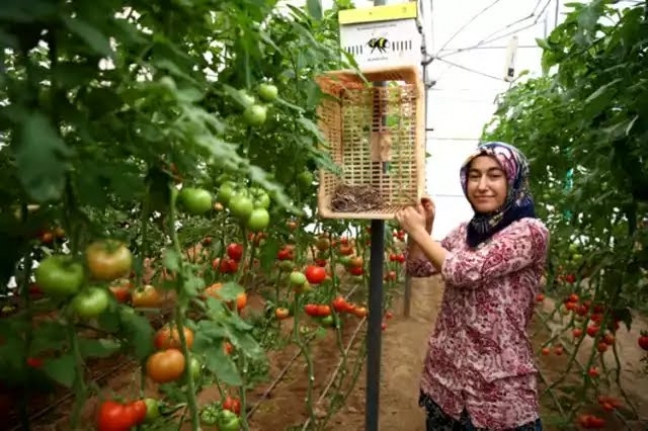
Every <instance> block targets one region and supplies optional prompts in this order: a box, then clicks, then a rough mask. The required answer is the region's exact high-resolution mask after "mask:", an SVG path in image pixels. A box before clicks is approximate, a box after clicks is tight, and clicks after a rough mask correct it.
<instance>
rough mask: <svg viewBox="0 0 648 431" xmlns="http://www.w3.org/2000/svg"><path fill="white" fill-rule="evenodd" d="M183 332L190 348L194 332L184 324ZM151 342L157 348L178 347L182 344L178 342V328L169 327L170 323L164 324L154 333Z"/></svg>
mask: <svg viewBox="0 0 648 431" xmlns="http://www.w3.org/2000/svg"><path fill="white" fill-rule="evenodd" d="M183 332H184V336H185V342H186V343H187V348H188V349H191V347H192V346H193V342H194V333H193V331H192V330H191V329H189V328H187V327H186V326H184V327H183ZM153 344H154V345H155V348H156V349H158V350H164V349H179V348H180V347H181V345H182V344H181V342H180V333H179V332H178V328H176V327H175V326H174V327H173V329H171V325H164V326H163V327H162V328H160V329H159V330H158V331H157V332H156V333H155V338H154V340H153Z"/></svg>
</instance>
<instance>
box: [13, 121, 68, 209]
mask: <svg viewBox="0 0 648 431" xmlns="http://www.w3.org/2000/svg"><path fill="white" fill-rule="evenodd" d="M20 135H21V139H20V143H19V145H18V146H17V148H16V149H15V154H16V164H17V166H18V177H19V179H20V181H21V183H22V184H23V187H25V190H26V192H27V193H28V194H29V197H30V198H32V199H33V200H34V201H36V202H38V203H43V202H50V201H56V200H59V199H60V198H61V196H62V194H63V189H64V187H65V172H66V170H67V164H66V159H67V157H68V156H70V154H71V151H70V149H69V148H68V147H67V145H66V144H65V142H63V140H62V139H61V137H60V136H59V134H58V133H57V132H56V130H55V129H54V127H53V126H52V124H51V123H50V121H49V120H48V119H47V117H45V115H43V114H42V113H40V112H33V113H30V114H28V115H26V116H25V118H24V119H23V122H22V127H21V130H20Z"/></svg>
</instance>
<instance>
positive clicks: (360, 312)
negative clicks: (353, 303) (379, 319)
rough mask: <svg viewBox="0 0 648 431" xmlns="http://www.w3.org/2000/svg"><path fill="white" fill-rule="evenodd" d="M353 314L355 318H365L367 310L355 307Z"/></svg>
mask: <svg viewBox="0 0 648 431" xmlns="http://www.w3.org/2000/svg"><path fill="white" fill-rule="evenodd" d="M353 314H355V315H356V317H361V318H362V317H366V316H367V314H368V311H367V308H366V307H355V308H354V310H353Z"/></svg>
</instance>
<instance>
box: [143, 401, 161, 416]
mask: <svg viewBox="0 0 648 431" xmlns="http://www.w3.org/2000/svg"><path fill="white" fill-rule="evenodd" d="M144 403H145V404H146V421H147V422H150V421H154V420H155V419H157V418H159V417H160V404H159V403H158V401H157V400H156V399H154V398H145V399H144Z"/></svg>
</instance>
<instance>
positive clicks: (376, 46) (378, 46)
mask: <svg viewBox="0 0 648 431" xmlns="http://www.w3.org/2000/svg"><path fill="white" fill-rule="evenodd" d="M367 46H368V47H369V48H371V54H373V52H374V51H375V50H378V51H379V52H380V53H381V54H384V53H385V51H387V48H388V47H389V40H387V38H384V37H374V38H372V39H369V42H367Z"/></svg>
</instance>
